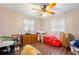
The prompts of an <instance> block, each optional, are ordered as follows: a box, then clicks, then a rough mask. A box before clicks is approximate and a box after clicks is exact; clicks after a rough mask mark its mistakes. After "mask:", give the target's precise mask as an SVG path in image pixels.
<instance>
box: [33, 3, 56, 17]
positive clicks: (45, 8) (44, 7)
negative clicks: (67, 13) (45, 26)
mask: <svg viewBox="0 0 79 59" xmlns="http://www.w3.org/2000/svg"><path fill="white" fill-rule="evenodd" d="M54 6H56V3H50V4H48V5H46V4H44V5H42V7H41V9H35V8H32V9H34V10H38V12H37V13H38V14H39V16H42V15H43V14H55V12H53V11H50V9H51V8H53V7H54Z"/></svg>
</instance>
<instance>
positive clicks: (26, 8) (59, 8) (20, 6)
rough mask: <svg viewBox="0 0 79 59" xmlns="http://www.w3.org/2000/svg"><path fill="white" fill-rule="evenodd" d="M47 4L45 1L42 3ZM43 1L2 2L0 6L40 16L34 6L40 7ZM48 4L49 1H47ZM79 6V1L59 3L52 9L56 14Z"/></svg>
mask: <svg viewBox="0 0 79 59" xmlns="http://www.w3.org/2000/svg"><path fill="white" fill-rule="evenodd" d="M42 4H45V3H42ZM42 4H41V3H35V4H34V3H32V4H31V3H1V4H0V6H2V7H6V8H9V9H13V10H16V11H17V12H21V13H24V14H26V15H30V16H35V17H36V16H38V15H37V10H33V9H32V8H36V9H40V5H42ZM46 4H47V3H46ZM77 8H79V3H57V5H56V6H55V7H54V8H52V9H51V11H54V12H55V14H59V13H62V12H68V11H71V10H74V9H77Z"/></svg>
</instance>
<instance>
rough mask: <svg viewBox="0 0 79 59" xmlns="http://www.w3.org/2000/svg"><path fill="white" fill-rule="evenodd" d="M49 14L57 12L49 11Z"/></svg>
mask: <svg viewBox="0 0 79 59" xmlns="http://www.w3.org/2000/svg"><path fill="white" fill-rule="evenodd" d="M47 13H48V14H55V12H52V11H47Z"/></svg>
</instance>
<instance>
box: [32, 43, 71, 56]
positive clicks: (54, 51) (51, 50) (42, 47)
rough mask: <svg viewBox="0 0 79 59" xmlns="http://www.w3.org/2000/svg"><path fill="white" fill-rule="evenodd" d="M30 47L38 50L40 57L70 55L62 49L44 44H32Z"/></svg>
mask: <svg viewBox="0 0 79 59" xmlns="http://www.w3.org/2000/svg"><path fill="white" fill-rule="evenodd" d="M31 45H32V46H34V47H35V48H36V49H38V50H39V51H40V52H41V54H42V55H72V53H71V52H70V51H69V50H66V49H65V48H64V47H53V46H50V45H48V44H45V43H33V44H31Z"/></svg>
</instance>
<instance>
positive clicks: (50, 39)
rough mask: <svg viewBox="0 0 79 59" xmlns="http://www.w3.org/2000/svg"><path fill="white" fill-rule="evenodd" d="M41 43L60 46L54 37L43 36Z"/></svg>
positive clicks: (59, 42)
mask: <svg viewBox="0 0 79 59" xmlns="http://www.w3.org/2000/svg"><path fill="white" fill-rule="evenodd" d="M43 42H45V43H47V44H49V45H52V46H61V41H60V40H59V39H58V38H56V37H55V36H53V35H52V36H44V39H43Z"/></svg>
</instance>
